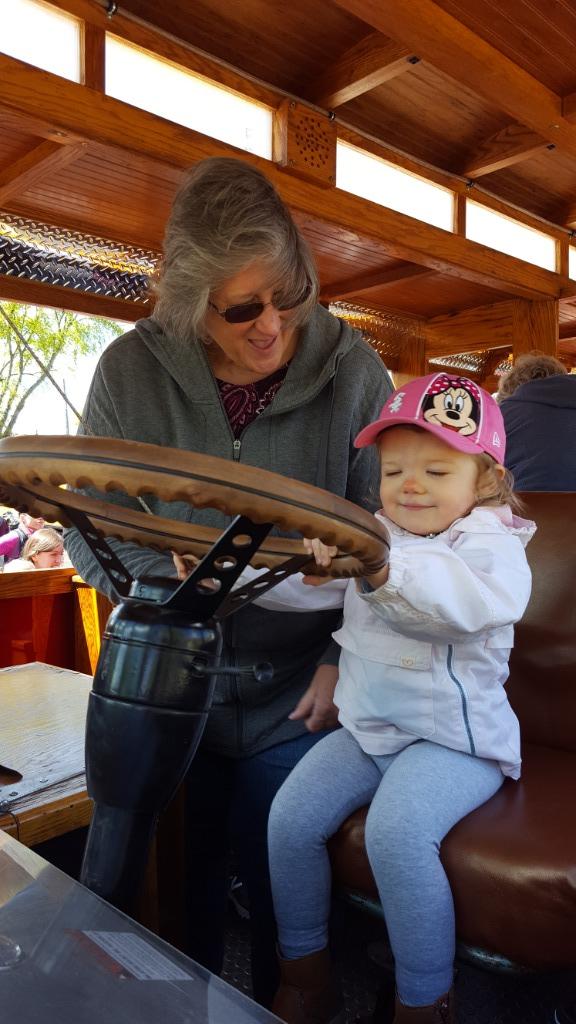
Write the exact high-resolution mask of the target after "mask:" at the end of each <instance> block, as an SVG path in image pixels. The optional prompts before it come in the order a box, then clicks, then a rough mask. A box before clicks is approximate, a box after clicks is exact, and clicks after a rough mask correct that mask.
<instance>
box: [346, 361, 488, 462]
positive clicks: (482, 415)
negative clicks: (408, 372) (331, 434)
mask: <svg viewBox="0 0 576 1024" xmlns="http://www.w3.org/2000/svg"><path fill="white" fill-rule="evenodd" d="M401 424H404V425H406V424H412V426H416V427H421V428H422V430H427V431H429V433H430V434H435V435H436V437H438V438H440V440H441V441H444V443H445V444H449V445H450V447H451V448H456V449H458V451H460V452H466V453H467V454H469V455H478V454H479V453H480V452H486V454H487V455H491V456H492V458H493V459H495V460H496V462H501V463H503V462H504V453H505V451H506V434H505V431H504V420H503V419H502V413H501V412H500V409H499V408H498V403H497V402H495V401H494V399H493V398H492V396H491V395H489V394H488V392H487V391H484V390H483V388H479V387H478V385H477V384H475V383H474V381H473V380H469V379H468V377H457V376H454V375H453V374H451V373H431V374H429V375H428V376H427V377H418V378H417V379H416V380H411V381H410V382H409V383H408V384H405V385H404V387H402V388H398V390H397V391H394V392H393V394H391V395H390V398H389V399H388V401H387V402H386V404H385V405H384V408H383V409H382V412H381V413H380V415H379V417H378V419H377V420H375V422H374V423H370V424H369V425H368V426H367V427H364V429H363V430H361V431H360V433H359V434H358V437H357V438H356V440H355V441H354V444H355V446H356V448H366V446H367V445H369V444H374V442H375V441H376V439H377V438H378V437H379V435H380V434H381V433H382V431H383V430H387V429H388V428H389V427H396V426H400V425H401Z"/></svg>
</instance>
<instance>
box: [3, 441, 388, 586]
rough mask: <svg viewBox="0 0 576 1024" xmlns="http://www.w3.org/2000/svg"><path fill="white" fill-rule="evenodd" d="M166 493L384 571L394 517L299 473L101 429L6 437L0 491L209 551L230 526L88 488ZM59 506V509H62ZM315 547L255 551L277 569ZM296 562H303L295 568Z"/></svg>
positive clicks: (158, 544)
mask: <svg viewBox="0 0 576 1024" xmlns="http://www.w3.org/2000/svg"><path fill="white" fill-rule="evenodd" d="M64 485H66V486H67V487H68V488H77V489H79V490H81V491H83V490H87V489H96V490H97V491H99V492H101V493H104V494H105V493H106V492H111V491H120V492H123V493H124V494H127V495H129V496H130V497H132V498H139V497H141V498H145V497H146V496H147V495H151V494H152V495H156V496H157V497H158V498H160V499H161V500H162V501H167V502H171V501H184V502H187V503H188V504H189V505H191V506H193V507H195V508H216V509H219V510H220V511H222V512H224V513H226V514H227V515H244V516H246V517H247V518H248V519H251V520H252V521H253V522H255V523H274V524H275V525H276V526H278V527H280V529H282V530H285V531H286V532H288V531H298V532H300V533H301V534H302V535H303V536H306V537H319V538H320V539H321V540H322V541H324V543H326V544H330V545H334V546H336V547H337V548H338V557H337V558H335V559H334V560H333V562H332V566H331V569H330V571H329V573H327V575H332V576H358V575H362V574H366V573H368V572H375V571H377V570H378V569H379V568H381V567H382V566H384V565H385V564H386V562H387V560H388V551H389V541H388V535H387V533H386V530H385V529H384V527H383V526H382V525H381V524H380V523H379V522H378V521H377V520H376V519H374V517H373V516H372V515H370V513H368V512H366V511H365V510H364V509H361V508H358V507H357V506H356V505H354V504H352V502H349V501H346V500H345V499H343V498H339V497H337V496H336V495H334V494H331V493H330V492H328V491H324V490H321V489H320V488H319V487H313V486H311V485H309V484H303V483H301V482H300V481H298V480H292V479H290V478H288V477H284V476H280V475H279V474H277V473H271V472H269V471H266V470H262V469H257V468H255V467H252V466H242V465H239V464H237V463H234V462H229V461H227V460H226V459H220V458H215V457H212V456H208V455H201V454H198V453H197V452H189V451H181V450H179V449H176V448H163V447H161V446H159V445H153V444H142V443H140V442H137V441H122V440H116V439H111V438H99V437H68V436H63V437H60V436H45V437H39V436H37V435H36V436H31V437H24V436H22V437H9V438H4V439H3V440H1V441H0V500H3V501H4V502H5V503H7V504H12V505H14V506H15V507H19V508H26V509H27V510H28V511H29V512H31V513H32V514H34V515H42V516H44V517H45V518H47V519H54V518H58V519H59V520H60V522H62V523H63V524H64V525H68V523H69V521H70V520H69V519H68V518H67V516H66V508H69V509H75V510H78V511H80V512H83V513H85V514H86V515H87V516H88V517H89V519H90V520H91V523H92V525H93V526H94V528H95V530H96V531H97V532H99V533H100V534H101V535H103V536H106V537H116V538H118V539H120V540H124V541H135V542H136V543H138V544H141V545H143V546H145V547H154V548H158V549H160V550H171V551H177V552H178V553H179V554H193V555H196V556H197V557H202V556H203V555H205V554H206V553H207V551H208V550H209V549H210V548H211V547H212V545H213V543H214V542H215V540H216V539H217V538H218V537H219V536H220V533H221V531H220V530H217V529H214V528H211V527H206V526H199V525H195V524H193V523H186V522H181V521H178V520H174V519H167V518H162V517H159V516H151V515H148V514H146V513H145V512H140V511H136V510H134V509H131V508H127V507H125V506H124V505H118V504H115V503H112V502H107V501H105V500H102V499H100V498H97V497H93V496H90V495H87V494H82V493H77V492H76V491H75V490H68V489H63V486H64ZM55 508H56V509H57V514H56V515H55ZM304 554H305V551H304V547H303V545H302V542H301V541H298V540H291V539H288V538H283V537H271V538H267V539H266V540H264V541H263V543H262V545H261V547H260V549H259V551H258V552H257V553H256V555H255V556H254V557H253V558H252V565H254V567H255V568H261V567H265V568H268V569H274V568H276V567H277V566H279V565H280V564H282V563H283V562H285V560H286V559H292V558H294V556H298V555H299V556H303V555H304ZM292 571H296V568H294V569H292Z"/></svg>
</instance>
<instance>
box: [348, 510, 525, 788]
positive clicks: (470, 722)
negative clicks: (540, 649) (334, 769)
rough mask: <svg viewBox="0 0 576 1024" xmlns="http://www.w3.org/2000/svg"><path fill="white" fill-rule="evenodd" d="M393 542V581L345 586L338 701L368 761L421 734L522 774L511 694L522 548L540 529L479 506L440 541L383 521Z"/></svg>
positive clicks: (521, 602) (522, 587) (520, 601)
mask: <svg viewBox="0 0 576 1024" xmlns="http://www.w3.org/2000/svg"><path fill="white" fill-rule="evenodd" d="M377 518H378V519H380V520H381V521H382V522H383V523H384V524H385V525H386V526H387V528H388V529H389V531H390V534H391V538H392V545H391V552H390V575H389V578H388V582H387V583H386V584H385V585H384V586H383V587H379V588H378V589H377V590H374V591H372V592H368V593H366V592H363V593H359V592H358V589H357V587H356V585H355V583H354V582H352V583H351V584H350V585H349V586H348V588H347V591H346V597H345V604H344V624H343V626H342V628H341V629H340V630H338V632H337V633H335V634H334V637H335V639H336V640H337V641H338V643H339V644H340V646H341V647H342V655H341V657H340V666H339V671H340V677H339V681H338V685H337V687H336V693H335V697H334V700H335V703H336V704H337V706H338V708H339V711H340V715H339V717H340V721H341V722H342V724H343V725H344V726H345V727H346V728H347V729H349V731H350V732H351V733H352V734H353V735H354V736H355V737H356V739H357V741H358V743H359V744H360V746H361V747H362V749H363V750H365V751H366V752H367V753H369V754H388V753H393V752H395V751H397V750H401V749H402V748H403V747H405V746H407V745H408V744H409V743H412V742H414V740H415V739H416V738H419V739H428V740H431V741H432V742H434V743H440V744H442V745H443V746H445V747H452V748H454V749H455V750H463V751H465V752H466V753H469V754H473V755H475V756H477V757H483V758H490V759H492V760H495V761H498V762H499V763H500V766H501V768H502V771H503V772H504V774H505V775H510V776H512V778H518V777H519V776H520V730H519V725H518V720H517V718H516V715H515V714H514V712H513V710H512V708H511V707H510V704H509V703H508V699H507V697H506V694H505V691H504V683H505V682H506V679H507V678H508V659H509V655H510V649H511V647H512V646H513V643H514V629H513V623H514V622H517V621H518V619H520V618H521V616H522V615H523V613H524V610H525V608H526V605H527V603H528V599H529V596H530V587H531V575H530V569H529V567H528V563H527V560H526V555H525V553H524V547H525V545H526V544H527V543H528V541H529V540H530V538H531V537H532V535H533V534H534V531H535V529H536V527H535V525H534V523H531V522H528V521H527V520H524V519H519V518H517V517H516V516H513V515H512V513H511V511H510V509H509V508H508V507H500V508H476V509H474V510H473V511H472V512H471V513H470V515H469V516H466V517H465V518H464V519H459V520H457V521H456V522H455V523H453V524H452V525H451V526H450V527H449V529H448V530H446V531H445V532H444V533H441V534H439V535H438V536H436V537H418V536H415V535H414V534H410V533H406V532H405V531H404V530H401V529H400V528H399V527H397V526H395V525H394V524H393V523H391V522H390V521H389V520H387V519H385V518H384V517H383V516H380V515H378V516H377Z"/></svg>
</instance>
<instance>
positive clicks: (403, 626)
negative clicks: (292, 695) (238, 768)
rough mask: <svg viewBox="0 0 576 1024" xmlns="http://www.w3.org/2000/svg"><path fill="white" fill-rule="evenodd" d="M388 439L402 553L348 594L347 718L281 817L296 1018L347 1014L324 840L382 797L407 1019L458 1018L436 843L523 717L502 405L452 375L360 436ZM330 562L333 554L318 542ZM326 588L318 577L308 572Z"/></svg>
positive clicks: (279, 874) (515, 763)
mask: <svg viewBox="0 0 576 1024" xmlns="http://www.w3.org/2000/svg"><path fill="white" fill-rule="evenodd" d="M355 444H356V446H357V447H363V446H366V445H369V444H376V445H377V446H378V449H379V454H380V463H381V485H380V498H381V502H382V510H381V512H380V513H378V514H377V518H379V519H380V520H381V521H382V522H383V523H384V524H385V525H386V526H387V528H388V530H389V531H390V535H391V552H390V562H389V565H388V566H386V568H384V569H383V570H381V571H380V572H378V573H376V574H375V575H373V576H369V577H365V578H363V579H361V580H359V581H351V582H350V583H349V585H348V587H347V590H346V596H345V604H344V623H343V626H342V628H341V629H340V630H339V631H338V632H337V633H336V634H334V635H335V639H336V640H337V641H338V642H339V644H340V647H341V656H340V663H339V681H338V684H337V688H336V693H335V698H334V699H335V703H336V705H337V706H338V708H339V720H340V722H341V724H342V725H343V726H344V728H342V729H338V730H336V731H335V732H333V733H331V734H330V735H329V736H327V737H326V738H324V739H323V740H321V741H320V742H319V743H318V744H317V745H316V746H315V747H314V749H313V750H311V751H310V752H309V753H308V754H306V755H305V757H304V758H303V760H302V761H300V763H299V764H298V765H297V766H296V768H295V769H294V770H293V771H292V773H291V774H290V776H289V778H288V779H287V781H286V782H285V783H284V785H283V786H282V788H281V790H280V791H279V793H278V794H277V796H276V799H275V801H274V804H273V805H272V810H271V814H270V822H269V847H270V870H271V877H272V886H273V894H274V903H275V909H276V916H277V922H278V933H279V952H280V956H281V970H282V982H281V986H280V989H279V990H278V993H277V995H276V999H275V1001H274V1004H273V1007H272V1008H273V1010H274V1012H275V1013H276V1014H277V1015H278V1016H279V1017H281V1019H283V1020H285V1021H287V1022H288V1024H328V1022H330V1024H332V1022H336V1021H340V1020H342V1019H343V1014H342V999H341V995H340V992H339V990H338V987H337V986H336V985H335V983H334V981H333V980H332V975H331V970H330V963H329V956H328V950H327V945H328V915H329V910H330V889H331V874H330V863H329V858H328V853H327V849H326V844H327V841H328V839H329V838H330V836H332V835H333V834H334V833H335V832H336V831H337V829H338V828H339V826H340V825H341V823H342V822H343V821H344V819H345V818H347V817H348V815H350V814H351V813H352V812H353V811H355V810H356V809H357V808H359V807H362V806H363V805H365V804H370V811H369V814H368V818H367V821H366V849H367V853H368V858H369V861H370V865H371V868H372V871H373V874H374V878H375V880H376V883H377V886H378V891H379V894H380V899H381V903H382V907H383V911H384V916H385V918H386V924H387V928H388V934H389V939H390V944H391V947H392V951H393V953H394V958H395V975H396V1001H395V1010H392V1011H391V1013H390V1017H389V1020H390V1021H393V1022H394V1024H411V1022H414V1024H416V1022H418V1024H434V1022H437V1024H440V1022H449V1021H453V1020H454V1000H453V993H452V981H453V960H454V949H455V927H454V908H453V901H452V894H451V891H450V886H449V883H448V880H447V878H446V875H445V872H444V869H443V867H442V864H441V861H440V844H441V842H442V839H443V838H444V836H445V835H446V834H447V833H448V832H449V830H450V829H451V828H452V827H453V826H454V825H455V824H456V823H457V822H458V821H459V820H460V819H461V818H463V817H464V816H465V815H467V814H469V813H470V812H471V811H473V810H474V809H475V808H477V807H479V806H480V805H481V804H483V803H484V802H485V801H486V800H488V799H489V798H490V797H491V796H493V795H494V793H496V792H497V790H498V789H499V788H500V786H501V785H502V782H503V781H504V778H505V777H506V776H509V777H511V778H513V779H517V778H518V777H519V775H520V735H519V725H518V720H517V718H516V716H515V714H514V712H513V710H512V708H511V707H510V705H509V703H508V700H507V697H506V694H505V690H504V684H505V682H506V679H507V677H508V659H509V654H510V648H511V647H512V644H513V632H514V631H513V623H515V622H517V621H518V619H520V617H521V616H522V614H523V612H524V609H525V607H526V605H527V603H528V598H529V595H530V586H531V576H530V570H529V567H528V563H527V561H526V556H525V552H524V547H525V545H526V544H527V543H528V541H529V540H530V538H531V537H532V535H533V533H534V530H535V526H534V524H533V523H531V522H527V521H526V520H523V519H520V518H518V517H517V516H516V515H515V514H514V513H513V511H512V510H513V509H514V508H515V507H516V508H517V507H518V502H517V499H515V497H514V495H513V493H512V489H511V478H510V477H509V475H508V474H507V471H506V470H505V469H504V466H503V460H504V451H505V434H504V427H503V422H502V416H501V413H500V410H499V408H498V405H497V403H496V402H495V401H494V399H493V398H492V397H491V396H490V395H489V394H487V392H485V391H483V390H482V389H480V388H479V387H478V386H477V385H476V384H475V383H474V382H473V381H470V380H468V379H466V378H461V377H452V376H448V375H446V374H432V375H430V376H427V377H423V378H419V379H418V380H414V381H412V382H410V383H409V384H407V385H405V386H404V387H403V388H402V389H401V390H398V391H396V392H395V393H394V394H393V395H392V396H391V397H390V398H389V399H388V401H387V402H386V404H385V406H384V408H383V409H382V412H381V414H380V417H379V419H378V420H377V421H376V422H374V423H371V424H370V425H369V426H367V427H365V428H364V430H362V431H361V432H360V434H359V435H358V437H357V438H356V441H355ZM308 549H309V550H310V551H311V552H313V553H314V555H315V558H316V562H317V564H319V565H320V566H324V567H327V566H329V565H330V561H331V558H332V557H333V556H334V555H335V554H336V550H335V549H333V548H327V547H325V546H324V545H323V544H321V543H320V542H319V541H318V540H314V541H310V542H308ZM308 582H309V583H311V584H315V585H318V584H320V583H321V582H323V578H321V577H309V579H308Z"/></svg>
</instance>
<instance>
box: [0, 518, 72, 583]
mask: <svg viewBox="0 0 576 1024" xmlns="http://www.w3.org/2000/svg"><path fill="white" fill-rule="evenodd" d="M64 559H65V554H64V542H63V540H62V535H61V534H60V533H58V531H57V530H53V529H52V527H51V526H44V527H42V528H41V529H39V530H36V531H35V533H33V534H32V536H31V537H29V538H28V540H27V541H26V543H25V545H24V547H23V548H22V553H21V555H20V558H13V559H12V561H10V562H8V565H7V566H6V567H5V569H4V572H5V573H6V572H28V571H30V570H31V569H59V568H61V567H62V566H63V565H64Z"/></svg>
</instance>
